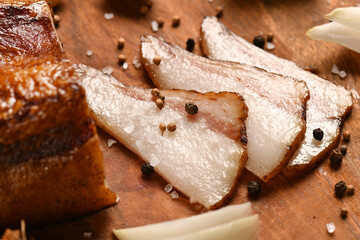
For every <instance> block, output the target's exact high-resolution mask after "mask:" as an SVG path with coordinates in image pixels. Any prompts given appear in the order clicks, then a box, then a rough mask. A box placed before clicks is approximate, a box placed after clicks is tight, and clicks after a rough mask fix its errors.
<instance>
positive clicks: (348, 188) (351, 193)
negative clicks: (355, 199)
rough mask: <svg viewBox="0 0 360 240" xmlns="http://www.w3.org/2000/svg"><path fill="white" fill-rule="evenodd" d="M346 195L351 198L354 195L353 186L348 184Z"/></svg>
mask: <svg viewBox="0 0 360 240" xmlns="http://www.w3.org/2000/svg"><path fill="white" fill-rule="evenodd" d="M347 194H348V195H349V196H352V195H354V194H355V188H354V186H353V185H351V184H350V185H348V186H347Z"/></svg>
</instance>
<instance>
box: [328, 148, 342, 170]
mask: <svg viewBox="0 0 360 240" xmlns="http://www.w3.org/2000/svg"><path fill="white" fill-rule="evenodd" d="M329 159H330V164H331V166H332V167H334V168H338V167H340V165H341V162H342V159H343V155H342V154H341V152H339V150H337V149H334V150H333V151H332V152H331V154H330V158H329Z"/></svg>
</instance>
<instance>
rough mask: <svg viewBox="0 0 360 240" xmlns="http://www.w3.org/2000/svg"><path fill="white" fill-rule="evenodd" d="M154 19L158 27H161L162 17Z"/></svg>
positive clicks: (162, 24)
mask: <svg viewBox="0 0 360 240" xmlns="http://www.w3.org/2000/svg"><path fill="white" fill-rule="evenodd" d="M156 21H157V23H158V26H159V28H162V27H163V26H164V19H163V18H162V17H158V18H157V19H156Z"/></svg>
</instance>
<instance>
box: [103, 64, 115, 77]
mask: <svg viewBox="0 0 360 240" xmlns="http://www.w3.org/2000/svg"><path fill="white" fill-rule="evenodd" d="M102 71H103V73H105V74H107V75H111V74H112V73H113V72H114V69H113V68H112V67H110V66H108V67H104V68H103V70H102Z"/></svg>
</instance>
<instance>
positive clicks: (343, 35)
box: [306, 22, 360, 52]
mask: <svg viewBox="0 0 360 240" xmlns="http://www.w3.org/2000/svg"><path fill="white" fill-rule="evenodd" d="M306 34H307V35H308V36H309V37H311V38H312V39H315V40H324V41H328V42H334V43H337V44H340V45H342V46H344V47H347V48H350V49H351V50H354V51H356V52H360V32H358V31H355V30H354V29H353V28H351V27H348V26H345V25H343V24H341V23H337V22H331V23H327V24H324V25H321V26H316V27H313V28H312V29H310V30H309V31H308V32H307V33H306Z"/></svg>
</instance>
